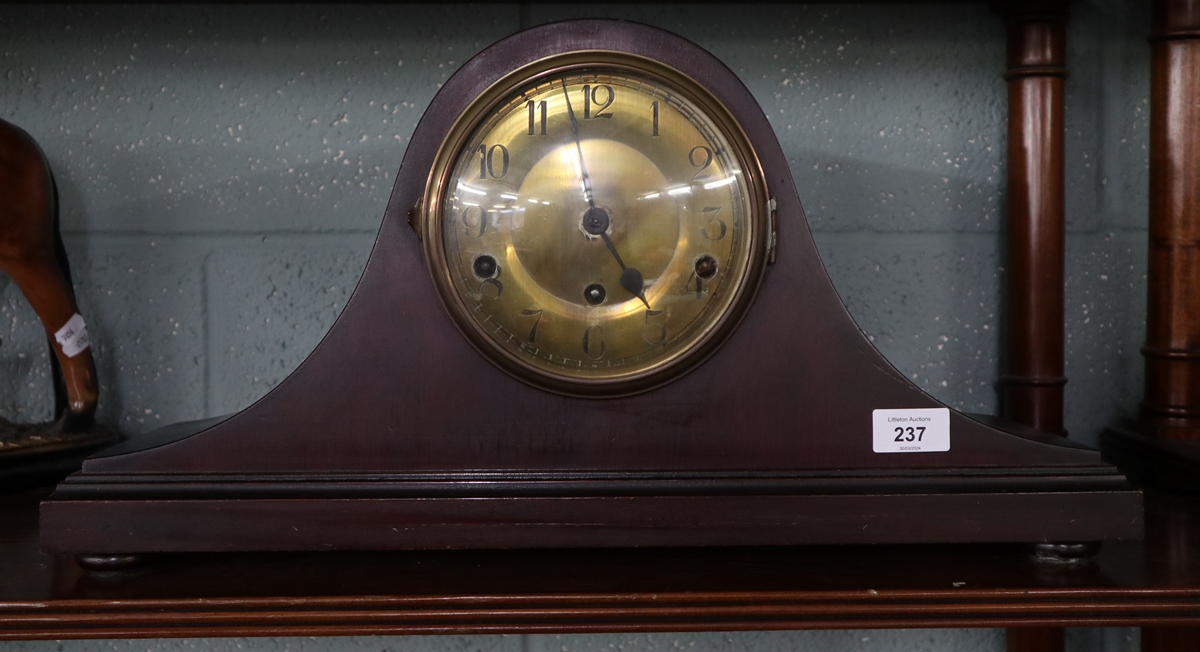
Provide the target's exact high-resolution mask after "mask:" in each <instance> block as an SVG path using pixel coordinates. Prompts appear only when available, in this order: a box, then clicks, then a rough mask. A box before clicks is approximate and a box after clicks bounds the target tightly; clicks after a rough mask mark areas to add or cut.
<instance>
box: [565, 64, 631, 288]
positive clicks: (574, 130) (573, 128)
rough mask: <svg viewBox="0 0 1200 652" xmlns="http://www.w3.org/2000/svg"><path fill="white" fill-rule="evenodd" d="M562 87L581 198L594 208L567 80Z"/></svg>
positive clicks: (590, 181) (590, 182) (594, 201)
mask: <svg viewBox="0 0 1200 652" xmlns="http://www.w3.org/2000/svg"><path fill="white" fill-rule="evenodd" d="M562 87H563V99H565V100H566V101H567V119H569V120H570V121H571V133H572V134H574V135H575V151H576V152H577V153H578V154H579V176H581V177H583V198H584V199H586V200H587V203H588V206H591V207H592V208H595V207H596V200H595V199H593V198H592V180H591V178H590V177H588V173H587V166H586V165H584V164H583V145H582V144H580V142H579V123H578V122H576V121H575V111H574V109H572V108H571V94H570V93H568V92H567V80H565V79H564V80H562ZM610 246H611V245H610ZM613 253H616V252H613ZM622 267H624V265H622Z"/></svg>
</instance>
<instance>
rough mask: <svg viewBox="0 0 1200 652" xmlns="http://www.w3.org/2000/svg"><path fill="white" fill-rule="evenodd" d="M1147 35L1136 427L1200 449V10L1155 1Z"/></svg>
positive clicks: (1151, 638) (1147, 642)
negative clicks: (1144, 236) (1142, 366)
mask: <svg viewBox="0 0 1200 652" xmlns="http://www.w3.org/2000/svg"><path fill="white" fill-rule="evenodd" d="M1151 29H1152V31H1151V35H1150V53H1151V59H1150V255H1149V274H1148V277H1147V283H1148V286H1147V293H1146V346H1144V347H1142V355H1143V356H1145V359H1146V385H1145V391H1146V394H1145V397H1144V400H1143V401H1142V420H1143V421H1144V422H1146V423H1147V424H1148V425H1149V426H1150V427H1151V429H1152V432H1153V434H1155V435H1156V436H1158V437H1160V438H1164V439H1200V0H1156V1H1155V3H1154V9H1153V23H1152V28H1151ZM1184 541H1186V538H1185V539H1184ZM1180 549H1181V550H1184V551H1186V550H1188V546H1186V545H1183V546H1182V547H1180ZM1197 648H1200V629H1197V628H1195V627H1145V628H1143V629H1142V650H1143V651H1144V652H1166V651H1168V650H1183V649H1189V650H1194V649H1197Z"/></svg>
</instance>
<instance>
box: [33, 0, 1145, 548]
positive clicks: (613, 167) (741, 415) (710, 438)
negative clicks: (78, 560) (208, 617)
mask: <svg viewBox="0 0 1200 652" xmlns="http://www.w3.org/2000/svg"><path fill="white" fill-rule="evenodd" d="M42 519H43V522H42V536H43V543H44V544H45V545H46V546H48V547H50V548H53V549H57V550H67V551H74V552H80V553H89V554H93V555H106V554H107V555H111V554H120V553H138V552H156V551H248V550H331V549H402V548H442V547H449V548H487V547H492V548H503V547H533V546H645V545H767V544H800V543H916V542H970V541H1023V542H1054V541H1098V540H1104V539H1119V538H1130V537H1138V536H1140V535H1141V527H1142V526H1141V496H1140V494H1139V493H1138V492H1137V491H1136V490H1134V489H1132V488H1131V487H1130V486H1129V485H1128V484H1127V483H1126V482H1125V479H1124V478H1123V477H1122V476H1121V475H1120V474H1118V473H1117V472H1116V471H1115V469H1113V468H1112V467H1111V466H1109V465H1106V464H1104V463H1103V462H1101V460H1100V458H1099V455H1098V453H1097V452H1095V451H1093V450H1090V449H1087V448H1084V447H1082V446H1079V445H1077V444H1073V443H1071V442H1069V441H1066V440H1064V439H1060V438H1056V437H1051V436H1048V435H1044V434H1041V433H1038V432H1035V431H1030V430H1027V429H1022V428H1020V427H1017V426H1012V425H1005V424H1000V423H995V422H987V421H986V420H983V419H982V418H971V417H967V416H965V415H962V414H960V413H958V412H955V411H953V410H950V409H948V408H946V407H945V406H944V405H942V404H940V403H938V402H937V401H936V400H935V399H933V398H932V397H930V396H928V395H927V394H925V393H924V392H922V391H921V390H920V389H918V388H917V387H916V386H914V385H913V384H912V383H911V382H909V381H908V380H907V379H906V378H905V377H904V376H903V375H902V374H900V373H899V372H897V371H896V370H895V369H894V368H893V367H892V366H891V365H890V364H888V362H887V361H886V360H885V359H884V358H883V357H882V356H881V355H880V354H879V352H878V351H876V350H875V348H874V347H873V346H872V345H871V344H870V342H869V341H868V340H867V339H866V338H865V337H864V335H863V334H862V332H861V331H860V330H859V329H858V327H857V326H856V325H855V324H854V322H853V320H852V319H851V318H850V316H849V314H848V313H847V312H846V309H845V307H844V306H843V305H842V303H841V302H840V300H839V299H838V296H837V294H836V292H835V291H834V289H833V286H832V284H831V283H830V281H829V278H828V276H827V275H826V273H825V270H824V267H823V266H822V264H821V261H820V257H819V256H818V254H817V251H816V248H815V247H814V245H813V241H812V237H811V235H810V233H809V230H808V227H807V223H806V220H805V217H804V211H803V209H802V208H801V205H800V200H799V197H798V195H797V192H796V188H795V186H794V183H793V180H792V175H791V172H790V171H789V169H788V166H787V162H786V159H785V157H784V155H783V152H782V151H781V149H780V147H779V143H778V141H777V140H776V138H775V135H774V133H773V132H772V130H771V127H770V125H769V123H768V122H767V120H766V117H765V116H764V115H763V112H762V110H761V109H760V108H759V106H758V105H757V103H756V102H755V101H754V99H753V97H752V96H751V95H750V93H749V92H748V91H747V90H746V88H745V87H744V86H743V85H742V84H741V82H740V81H739V80H738V79H737V77H736V76H735V75H734V74H733V73H732V72H731V71H730V70H729V69H728V68H726V67H725V66H724V65H722V64H721V63H720V62H719V61H718V60H717V59H715V58H714V57H713V56H712V55H710V54H708V53H707V52H705V51H704V50H702V49H700V48H699V47H697V46H696V45H694V44H692V43H690V42H688V41H686V40H684V39H682V38H680V37H678V36H675V35H672V34H669V33H667V32H664V31H661V30H658V29H655V28H652V27H648V26H644V25H638V24H633V23H625V22H617V21H603V20H586V21H572V22H564V23H557V24H551V25H546V26H542V27H538V28H534V29H531V30H527V31H524V32H521V33H518V34H516V35H514V36H512V37H509V38H507V39H504V40H503V41H500V42H498V43H496V44H495V45H492V46H491V47H489V48H487V49H485V50H484V51H483V52H481V53H480V54H479V55H477V56H476V57H474V58H473V59H471V60H470V61H468V62H467V63H466V64H464V65H463V67H462V68H461V69H460V70H459V71H458V72H456V73H455V74H454V75H453V76H452V77H451V78H450V79H449V80H448V81H447V82H446V84H445V85H444V86H443V88H442V89H441V90H440V91H439V92H438V94H437V96H436V97H435V98H434V99H433V101H432V103H431V104H430V106H429V108H428V109H427V111H426V112H425V115H424V117H423V118H422V119H421V122H420V123H419V125H418V126H417V129H416V131H415V133H414V134H413V137H412V140H411V143H410V145H409V147H408V150H407V152H406V153H405V156H404V161H403V164H402V165H401V168H400V172H399V174H398V176H397V179H396V184H395V187H394V189H393V191H392V195H391V199H390V201H389V204H388V207H387V210H386V212H385V214H384V217H383V222H382V225H381V227H380V231H379V236H378V239H377V241H376V243H375V247H374V250H373V251H372V254H371V258H370V260H369V261H368V263H367V266H366V269H365V271H364V273H363V276H362V279H361V280H360V282H359V285H358V287H357V288H356V290H355V292H354V294H353V296H352V297H351V299H350V301H349V303H348V304H347V306H346V309H345V311H344V312H343V313H342V315H341V316H340V317H339V318H338V320H337V321H336V323H335V324H334V325H333V327H332V328H331V329H330V331H329V333H328V335H327V336H326V337H325V339H324V340H323V341H322V342H321V344H320V345H319V346H318V347H317V349H316V350H315V351H314V352H313V353H312V355H311V356H309V358H308V359H307V360H306V361H305V362H304V363H303V364H302V365H301V366H300V367H299V368H298V369H297V370H296V371H295V372H294V373H293V374H292V375H291V376H290V377H288V378H287V379H286V380H285V381H284V382H283V383H281V384H280V385H279V386H278V387H277V388H275V389H274V390H273V391H272V392H270V393H269V394H268V395H267V396H266V397H264V398H263V399H262V400H260V401H259V402H257V403H256V404H254V405H252V406H250V407H249V408H247V409H246V410H243V411H242V412H240V413H238V414H235V415H232V416H229V417H224V418H219V419H213V420H210V421H206V422H199V423H191V424H179V425H177V426H171V427H168V428H164V429H162V430H160V431H158V432H157V433H152V434H151V435H146V436H143V437H139V438H135V439H132V440H130V441H128V442H126V443H123V444H121V445H120V446H118V447H116V448H113V449H110V450H109V451H106V452H105V453H103V454H101V455H98V456H95V457H93V458H91V459H89V460H88V461H87V462H86V463H85V464H84V467H83V470H82V471H81V472H80V473H77V474H75V475H73V476H71V477H70V478H68V479H67V480H66V481H65V482H64V483H62V484H61V485H60V486H59V487H58V489H57V490H56V492H55V493H54V494H53V495H52V496H51V497H50V498H49V499H48V500H47V501H46V502H45V503H43V506H42ZM99 558H100V557H97V559H99Z"/></svg>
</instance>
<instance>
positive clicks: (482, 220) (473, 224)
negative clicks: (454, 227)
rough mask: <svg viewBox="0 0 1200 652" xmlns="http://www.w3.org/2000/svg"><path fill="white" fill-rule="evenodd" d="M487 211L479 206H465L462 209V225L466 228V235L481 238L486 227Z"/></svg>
mask: <svg viewBox="0 0 1200 652" xmlns="http://www.w3.org/2000/svg"><path fill="white" fill-rule="evenodd" d="M487 223H488V211H485V210H483V208H481V207H479V206H467V207H466V208H464V209H463V210H462V225H463V226H465V227H466V228H467V235H468V236H470V237H472V238H482V237H483V231H484V229H486V228H487Z"/></svg>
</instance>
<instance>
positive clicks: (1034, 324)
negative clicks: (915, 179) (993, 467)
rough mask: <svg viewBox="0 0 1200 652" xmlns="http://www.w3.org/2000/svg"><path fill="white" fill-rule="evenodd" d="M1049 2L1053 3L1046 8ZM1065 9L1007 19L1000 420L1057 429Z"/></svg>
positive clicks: (1060, 391)
mask: <svg viewBox="0 0 1200 652" xmlns="http://www.w3.org/2000/svg"><path fill="white" fill-rule="evenodd" d="M1051 4H1052V3H1051ZM1065 23H1066V11H1065V8H1063V9H1062V10H1061V11H1058V12H1054V13H1044V10H1043V12H1042V13H1038V14H1028V13H1025V14H1018V15H1015V16H1014V15H1012V14H1010V15H1009V26H1008V72H1006V73H1005V75H1004V77H1005V79H1006V80H1008V347H1007V351H1006V353H1007V359H1008V364H1007V373H1006V374H1005V375H1004V376H1002V377H1001V382H1002V383H1003V390H1004V392H1003V413H1004V415H1005V416H1006V417H1007V418H1009V419H1012V420H1013V421H1016V422H1018V423H1023V424H1025V425H1028V426H1032V427H1034V428H1037V429H1038V430H1044V431H1046V432H1053V433H1056V434H1066V432H1065V431H1064V430H1063V385H1065V384H1066V382H1067V379H1066V377H1065V376H1064V375H1063V255H1064V254H1063V247H1064V245H1063V240H1064V223H1065V220H1064V207H1063V140H1064V135H1063V80H1064V79H1065V78H1066V76H1067V69H1066V67H1065V64H1066V24H1065Z"/></svg>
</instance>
